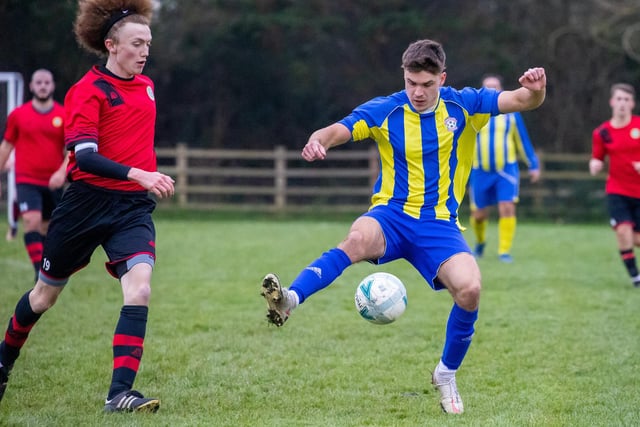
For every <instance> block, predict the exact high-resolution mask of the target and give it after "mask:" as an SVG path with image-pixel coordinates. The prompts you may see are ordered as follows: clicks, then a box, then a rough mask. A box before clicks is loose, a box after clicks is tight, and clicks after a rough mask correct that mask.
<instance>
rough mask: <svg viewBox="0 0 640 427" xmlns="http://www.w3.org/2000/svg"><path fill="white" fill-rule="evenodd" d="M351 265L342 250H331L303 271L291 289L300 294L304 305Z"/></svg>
mask: <svg viewBox="0 0 640 427" xmlns="http://www.w3.org/2000/svg"><path fill="white" fill-rule="evenodd" d="M350 265H351V260H350V259H349V257H348V256H347V254H346V253H344V251H343V250H342V249H338V248H333V249H330V250H328V251H327V252H325V253H323V254H322V256H321V257H320V258H318V259H316V260H315V261H313V262H312V263H311V264H309V266H308V267H307V268H305V269H304V270H302V271H301V272H300V274H299V275H298V277H296V278H295V280H294V281H293V282H292V283H291V286H289V289H290V290H292V291H294V292H295V293H297V294H298V298H299V300H300V303H302V302H303V301H304V300H305V299H307V298H308V297H310V296H311V295H313V294H314V293H316V292H318V291H319V290H321V289H324V288H326V287H327V286H329V285H330V284H331V283H332V282H333V281H334V280H336V278H337V277H338V276H340V275H341V274H342V272H343V271H344V270H345V269H346V268H347V267H349V266H350Z"/></svg>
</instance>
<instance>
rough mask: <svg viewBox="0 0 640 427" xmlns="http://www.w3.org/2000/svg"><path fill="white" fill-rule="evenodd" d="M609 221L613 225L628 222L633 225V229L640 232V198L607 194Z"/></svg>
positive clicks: (614, 226)
mask: <svg viewBox="0 0 640 427" xmlns="http://www.w3.org/2000/svg"><path fill="white" fill-rule="evenodd" d="M607 208H608V209H609V223H610V224H611V227H613V228H616V227H617V226H618V225H620V224H623V223H627V224H632V225H633V231H635V232H636V233H639V232H640V199H637V198H635V197H629V196H621V195H619V194H607Z"/></svg>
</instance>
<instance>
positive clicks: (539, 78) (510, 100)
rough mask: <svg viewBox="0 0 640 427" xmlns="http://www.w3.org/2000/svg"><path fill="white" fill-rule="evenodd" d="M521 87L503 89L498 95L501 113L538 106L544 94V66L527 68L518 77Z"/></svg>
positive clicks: (545, 82)
mask: <svg viewBox="0 0 640 427" xmlns="http://www.w3.org/2000/svg"><path fill="white" fill-rule="evenodd" d="M518 82H519V83H520V85H521V87H520V88H518V89H516V90H505V91H504V92H501V93H500V95H499V96H498V108H499V109H500V112H501V113H513V112H516V111H527V110H533V109H534V108H537V107H539V106H540V105H541V104H542V103H543V102H544V98H545V96H546V88H547V76H546V74H545V71H544V68H542V67H536V68H529V69H528V70H527V71H525V72H524V73H523V74H522V76H520V78H519V79H518Z"/></svg>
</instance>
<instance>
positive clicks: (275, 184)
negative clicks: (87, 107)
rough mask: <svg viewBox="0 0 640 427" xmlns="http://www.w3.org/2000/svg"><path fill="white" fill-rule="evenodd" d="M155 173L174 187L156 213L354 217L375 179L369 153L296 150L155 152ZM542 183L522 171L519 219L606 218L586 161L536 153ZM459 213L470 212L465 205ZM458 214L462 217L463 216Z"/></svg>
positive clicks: (583, 156) (599, 183) (180, 147)
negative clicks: (311, 154) (318, 156)
mask: <svg viewBox="0 0 640 427" xmlns="http://www.w3.org/2000/svg"><path fill="white" fill-rule="evenodd" d="M157 155H158V164H159V169H160V170H161V171H162V172H164V173H167V174H169V175H171V176H173V177H174V178H175V180H176V196H175V197H174V198H173V199H169V200H162V201H161V202H160V207H163V206H165V207H167V206H174V207H178V208H184V209H212V210H237V211H245V210H246V211H254V212H311V213H315V212H323V211H326V212H360V211H363V210H364V209H366V208H367V207H368V205H369V198H370V196H371V188H372V186H373V184H374V182H375V180H376V178H377V175H378V172H379V164H378V154H377V150H376V149H375V147H374V146H373V145H370V146H369V148H368V149H367V148H365V149H360V150H353V149H351V150H350V149H340V148H338V149H334V150H332V151H331V152H330V153H329V154H328V156H327V159H325V160H324V161H318V162H312V163H308V162H306V161H304V160H303V159H302V158H301V156H300V151H299V150H295V151H292V150H287V149H286V148H285V147H283V146H275V147H274V148H273V149H267V150H241V149H231V150H230V149H200V148H189V147H187V145H186V144H177V145H176V146H175V147H174V148H158V149H157ZM538 155H539V157H540V163H541V168H542V179H541V181H540V182H538V183H536V184H531V183H530V182H529V180H528V176H527V170H526V167H522V168H521V191H520V205H519V214H523V215H525V216H532V217H537V218H546V219H551V220H563V219H567V220H579V219H585V218H594V217H596V218H600V217H601V216H602V215H604V214H605V210H604V209H605V208H604V201H603V197H604V177H605V174H604V173H602V174H600V175H599V176H597V177H592V176H590V175H589V173H588V161H589V157H590V155H589V153H579V154H569V153H540V152H539V153H538ZM464 205H465V206H464V207H463V208H462V209H463V211H464V209H468V206H467V205H468V203H465V204H464ZM463 213H464V212H463Z"/></svg>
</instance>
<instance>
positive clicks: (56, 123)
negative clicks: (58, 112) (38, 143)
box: [51, 116, 62, 128]
mask: <svg viewBox="0 0 640 427" xmlns="http://www.w3.org/2000/svg"><path fill="white" fill-rule="evenodd" d="M51 124H52V125H53V127H54V128H59V127H60V126H62V117H60V116H55V117H54V118H53V120H51Z"/></svg>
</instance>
